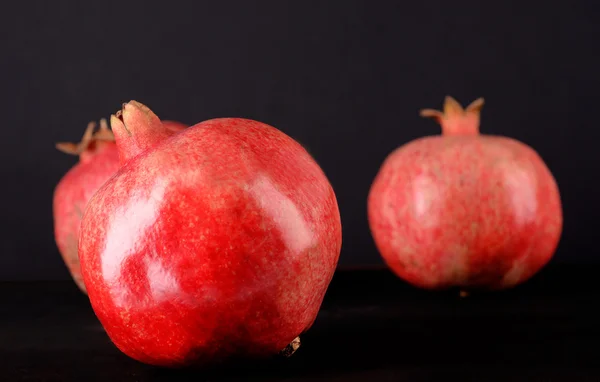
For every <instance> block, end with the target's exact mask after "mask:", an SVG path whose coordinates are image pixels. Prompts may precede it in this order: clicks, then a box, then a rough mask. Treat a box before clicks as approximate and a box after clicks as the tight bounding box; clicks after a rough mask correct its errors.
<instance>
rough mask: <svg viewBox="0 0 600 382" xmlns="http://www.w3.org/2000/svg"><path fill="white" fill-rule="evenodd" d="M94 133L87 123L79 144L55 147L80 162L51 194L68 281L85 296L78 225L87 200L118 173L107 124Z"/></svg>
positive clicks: (104, 121) (62, 143) (56, 234)
mask: <svg viewBox="0 0 600 382" xmlns="http://www.w3.org/2000/svg"><path fill="white" fill-rule="evenodd" d="M95 129H96V123H95V122H90V123H89V124H88V126H87V128H86V130H85V133H84V135H83V138H82V139H81V142H80V143H78V144H75V143H66V142H61V143H58V144H56V148H58V149H59V150H60V151H62V152H64V153H67V154H72V155H78V156H79V162H78V163H77V164H76V165H75V166H73V167H72V168H71V169H70V170H69V171H68V172H67V173H66V174H65V175H64V177H63V178H62V179H61V180H60V182H59V183H58V184H57V186H56V188H55V190H54V198H53V213H54V237H55V240H56V245H57V247H58V250H59V252H60V254H61V256H62V258H63V261H64V262H65V264H66V266H67V268H68V270H69V272H70V274H71V277H73V280H74V281H75V283H76V284H77V286H78V287H79V289H81V290H82V291H83V292H84V293H85V292H86V290H85V285H84V284H83V280H82V278H81V270H80V267H79V257H78V256H77V239H78V236H79V225H80V223H81V218H82V217H83V211H84V210H85V207H86V205H87V202H88V200H89V199H90V198H91V197H92V195H94V193H95V192H96V190H97V189H98V188H100V186H101V185H102V184H104V182H106V181H107V180H108V178H110V177H111V176H112V175H113V174H114V173H115V172H116V171H117V170H118V169H119V157H118V152H117V146H116V144H115V142H114V136H113V134H112V132H111V131H110V130H109V129H108V125H107V123H106V120H104V119H103V120H101V121H100V129H99V130H98V131H97V132H96V133H94V130H95Z"/></svg>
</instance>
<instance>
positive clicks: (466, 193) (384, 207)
mask: <svg viewBox="0 0 600 382" xmlns="http://www.w3.org/2000/svg"><path fill="white" fill-rule="evenodd" d="M482 107H483V99H478V100H477V101H475V102H473V103H472V104H471V105H469V106H468V107H467V109H466V110H464V109H463V108H462V107H461V105H460V104H458V102H456V101H455V100H454V99H453V98H451V97H446V100H445V104H444V111H443V112H440V111H436V110H423V111H421V115H423V116H426V117H432V118H435V119H436V120H437V121H438V122H439V123H440V124H441V127H442V136H436V137H424V138H421V139H417V140H415V141H413V142H410V143H408V144H405V145H403V146H401V147H400V148H398V149H397V150H395V151H394V152H393V153H392V154H390V155H389V156H388V158H387V159H386V160H385V162H384V163H383V165H382V167H381V169H380V171H379V173H378V174H377V177H376V178H375V180H374V182H373V184H372V187H371V190H370V193H369V198H368V217H369V224H370V227H371V231H372V234H373V237H374V240H375V243H376V245H377V247H378V249H379V251H380V253H381V255H382V256H383V258H384V259H385V261H386V263H387V264H388V265H389V266H390V267H391V269H392V270H393V271H394V272H395V273H396V274H397V275H398V276H400V277H401V278H403V279H404V280H406V281H408V282H409V283H411V284H413V285H415V286H418V287H422V288H428V289H444V288H450V287H458V288H460V289H461V290H463V291H468V290H471V289H492V290H494V289H503V288H509V287H512V286H514V285H517V284H519V283H521V282H523V281H525V280H527V279H529V278H530V277H531V276H532V275H534V274H535V273H536V272H537V271H538V270H540V269H541V268H542V267H543V266H544V265H545V264H546V263H547V262H548V261H549V260H550V259H551V257H552V256H553V254H554V252H555V249H556V247H557V245H558V242H559V239H560V235H561V231H562V223H563V221H562V208H561V201H560V195H559V190H558V187H557V184H556V182H555V180H554V178H553V176H552V174H551V173H550V171H549V170H548V168H547V167H546V165H545V164H544V162H543V161H542V159H541V158H540V157H539V156H538V154H537V153H536V152H535V151H534V150H533V149H532V148H530V147H528V146H527V145H525V144H523V143H521V142H518V141H516V140H514V139H511V138H506V137H501V136H487V135H480V134H479V121H480V118H479V116H480V111H481V108H482Z"/></svg>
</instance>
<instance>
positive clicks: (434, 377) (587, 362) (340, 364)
mask: <svg viewBox="0 0 600 382" xmlns="http://www.w3.org/2000/svg"><path fill="white" fill-rule="evenodd" d="M599 270H600V269H598V268H594V267H572V266H571V267H566V266H562V267H561V266H552V267H549V268H547V269H546V270H545V271H544V272H542V273H541V274H539V275H538V276H537V277H536V278H534V279H533V280H532V281H530V282H529V283H527V284H525V285H524V286H521V287H519V288H517V289H514V290H512V291H509V292H503V293H494V294H486V295H473V296H470V297H468V298H462V299H461V298H459V297H458V294H457V292H455V291H453V292H447V293H428V292H423V291H418V290H415V289H413V288H410V287H408V286H406V285H405V284H404V283H402V282H401V281H399V280H398V279H396V278H395V277H394V276H392V275H391V274H390V273H389V272H387V271H382V270H377V271H376V270H371V271H339V272H338V273H337V274H336V277H335V278H334V281H333V282H332V285H331V287H330V289H329V291H328V294H327V296H326V299H325V302H324V305H323V308H322V310H321V313H320V315H319V318H318V319H317V322H316V323H315V325H314V327H313V328H312V329H311V330H310V332H309V333H307V334H306V335H305V336H304V338H303V341H302V346H301V348H300V350H299V351H298V352H297V353H296V354H294V355H293V356H292V357H291V358H290V359H288V360H285V361H281V360H279V361H272V362H265V363H259V364H256V363H255V364H253V365H251V366H248V365H246V366H243V367H241V366H233V365H231V366H229V367H227V368H226V369H225V370H213V371H205V372H185V371H172V370H164V369H159V368H154V367H150V366H146V365H143V364H140V363H137V362H135V361H133V360H130V359H129V358H127V357H126V356H125V355H123V354H121V353H120V352H119V351H118V350H117V349H116V348H115V347H114V346H113V345H112V344H111V342H110V341H109V340H108V338H107V336H106V334H105V333H104V331H103V330H102V328H101V326H100V325H99V323H98V321H97V320H96V318H95V316H94V314H93V312H92V310H91V308H90V307H89V305H88V303H87V300H86V297H85V296H83V295H81V294H80V293H79V292H78V290H77V289H76V288H75V287H74V285H72V283H70V282H37V283H3V284H0V298H1V304H0V312H1V315H0V381H111V382H116V381H188V380H189V381H304V380H311V381H371V382H375V381H410V382H418V381H545V382H548V381H570V382H575V381H600V350H599V348H598V342H599V340H600V329H599V327H598V323H599V322H600V320H599V318H600V311H599V310H598V309H597V308H598V306H597V305H599V299H598V297H597V296H598V293H597V291H598V288H597V287H596V284H597V282H598V279H599V278H598V272H597V271H599Z"/></svg>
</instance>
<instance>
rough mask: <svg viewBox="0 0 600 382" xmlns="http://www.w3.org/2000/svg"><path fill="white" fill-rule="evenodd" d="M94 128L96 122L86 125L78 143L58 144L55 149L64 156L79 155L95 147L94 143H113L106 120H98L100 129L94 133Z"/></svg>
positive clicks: (112, 135) (113, 137) (112, 136)
mask: <svg viewBox="0 0 600 382" xmlns="http://www.w3.org/2000/svg"><path fill="white" fill-rule="evenodd" d="M96 126H97V125H96V122H95V121H91V122H90V123H88V125H87V127H86V129H85V132H84V133H83V137H82V138H81V141H80V142H79V143H73V142H58V143H57V144H56V148H57V149H58V150H59V151H62V152H63V153H65V154H70V155H81V154H83V153H84V152H86V151H88V150H90V149H93V148H94V146H96V145H94V143H97V142H98V141H105V142H106V141H108V142H113V141H114V140H115V136H114V134H113V133H112V131H110V129H109V128H108V123H107V121H106V119H104V118H102V119H101V120H100V129H99V130H98V131H96V132H95V133H94V130H95V129H96Z"/></svg>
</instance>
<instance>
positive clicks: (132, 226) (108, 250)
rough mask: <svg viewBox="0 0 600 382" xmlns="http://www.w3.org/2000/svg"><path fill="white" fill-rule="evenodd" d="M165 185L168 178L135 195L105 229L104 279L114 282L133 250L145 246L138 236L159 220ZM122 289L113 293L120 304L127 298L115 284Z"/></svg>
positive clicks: (136, 250)
mask: <svg viewBox="0 0 600 382" xmlns="http://www.w3.org/2000/svg"><path fill="white" fill-rule="evenodd" d="M165 189H166V182H161V181H157V182H156V183H155V184H154V185H153V187H152V190H151V191H150V193H149V194H148V195H147V196H146V197H142V196H141V195H135V196H131V197H129V201H128V203H127V204H126V205H124V206H123V207H121V208H119V209H117V211H115V214H114V217H113V219H112V221H111V222H110V225H109V230H108V232H107V233H106V238H107V239H106V246H105V248H104V253H103V254H102V256H101V257H100V258H101V262H102V263H101V266H102V276H103V277H104V280H105V281H106V282H107V283H109V284H111V285H113V286H115V285H118V283H119V280H118V279H119V276H120V273H121V269H122V266H123V263H124V262H125V261H127V258H128V257H129V256H131V255H133V254H136V253H138V252H139V251H141V250H143V248H138V244H139V238H140V237H143V236H144V235H145V232H146V230H147V229H149V228H150V227H152V226H153V225H154V224H155V223H156V219H157V217H158V216H157V215H158V212H159V208H158V207H159V204H160V202H161V200H162V198H163V195H164V193H165ZM112 290H113V291H115V292H116V293H119V294H120V295H119V296H113V297H114V299H115V302H116V303H117V304H121V303H124V302H125V300H126V298H127V293H128V292H127V290H126V289H125V288H117V287H114V288H112Z"/></svg>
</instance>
